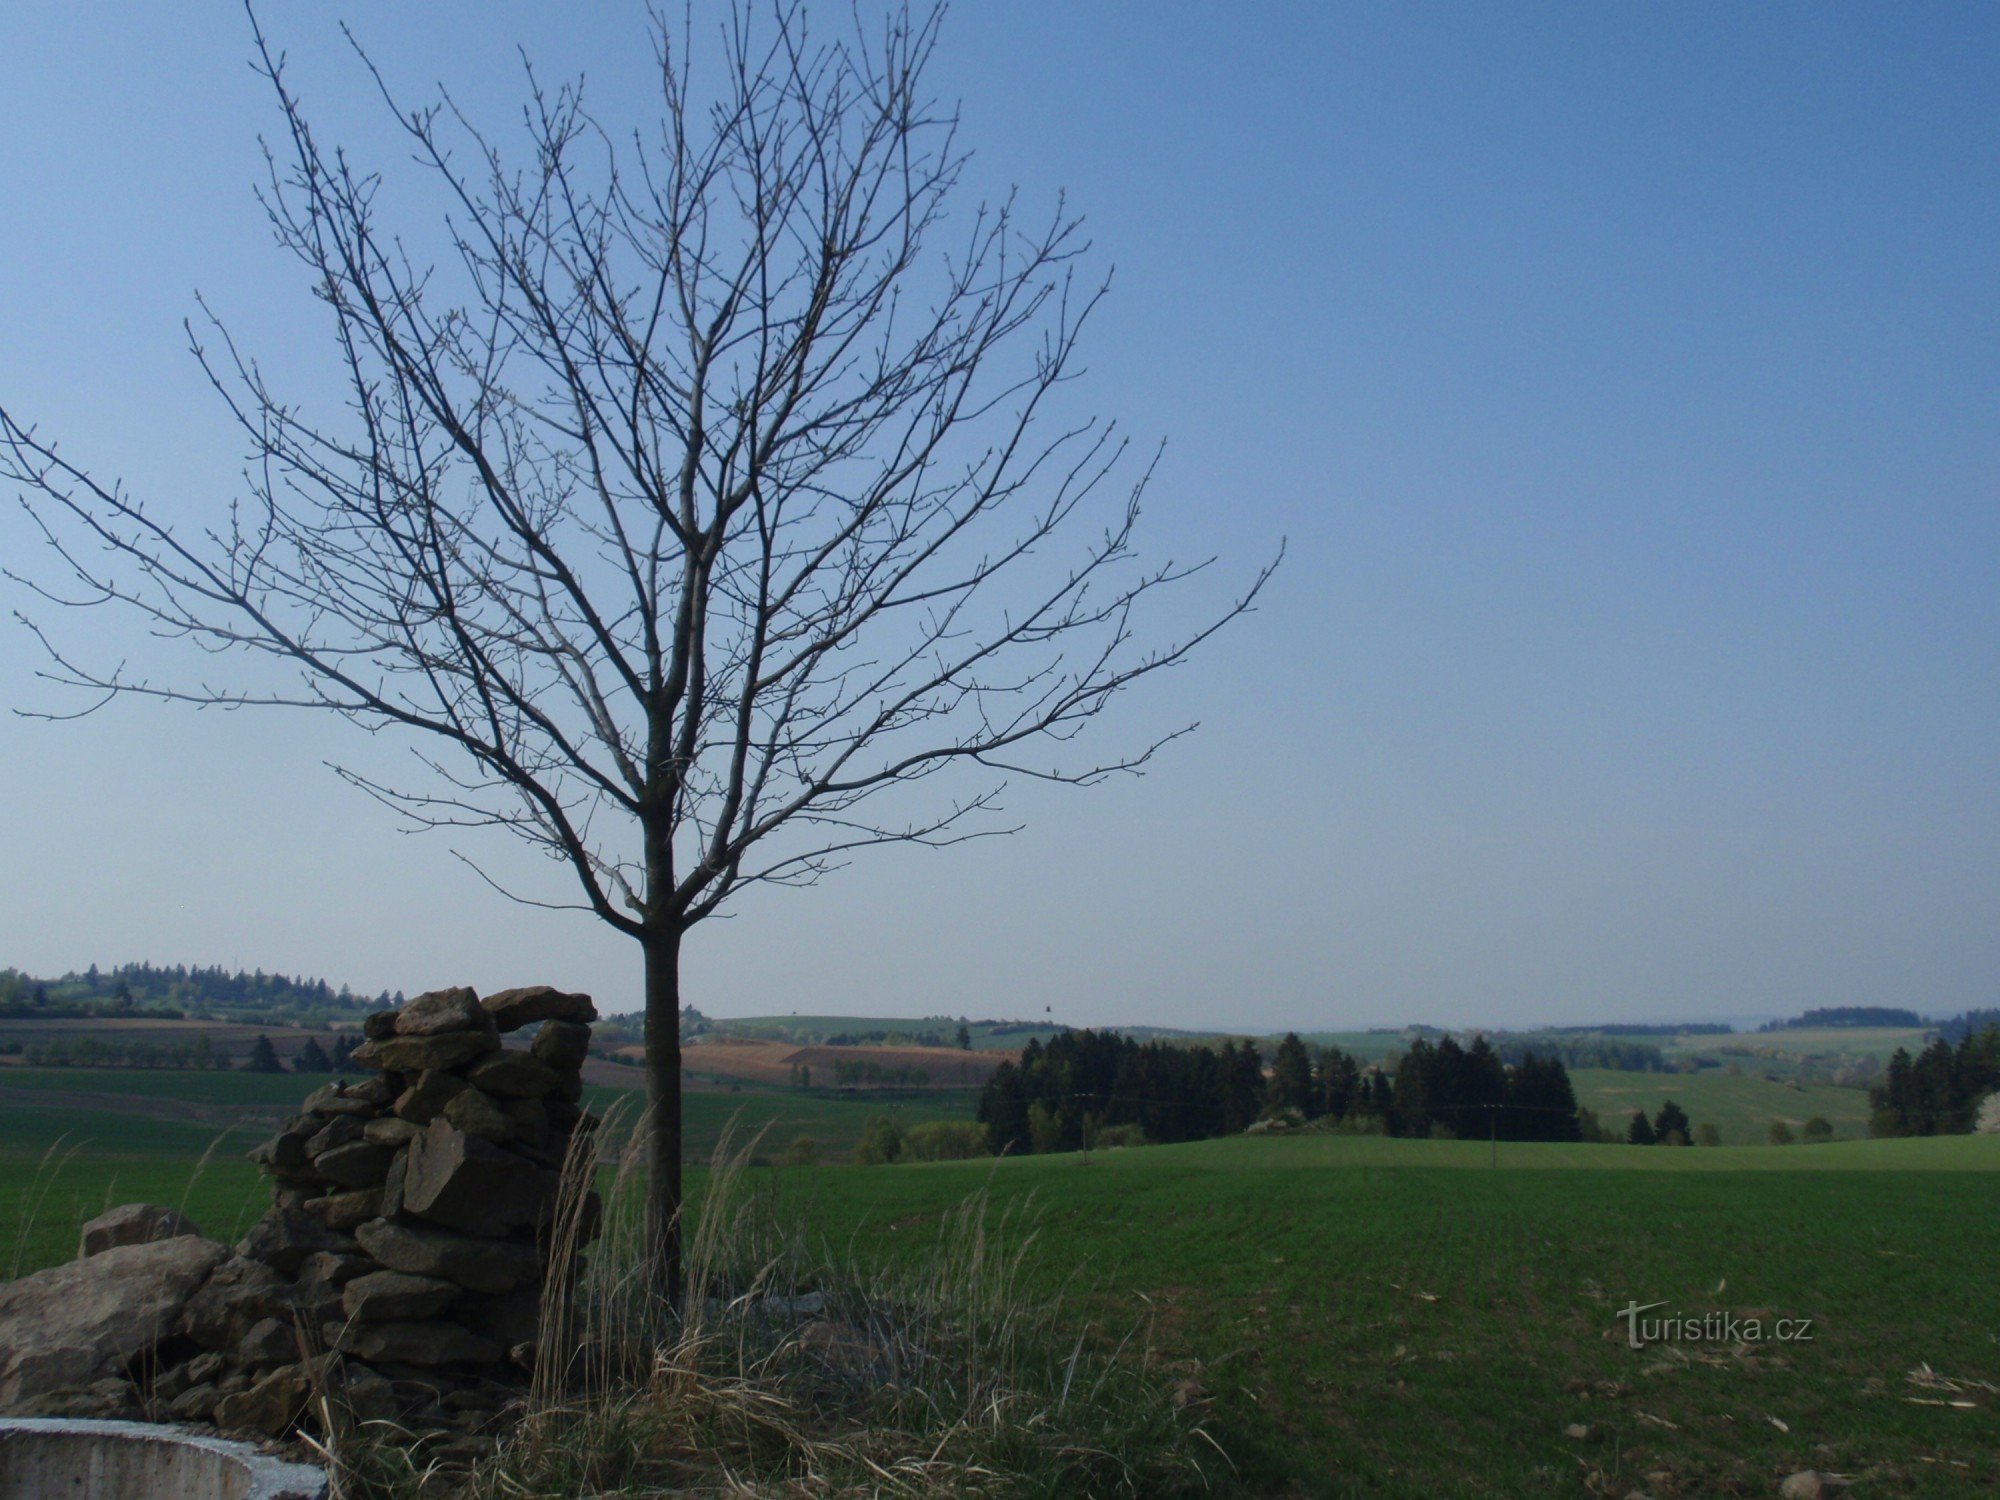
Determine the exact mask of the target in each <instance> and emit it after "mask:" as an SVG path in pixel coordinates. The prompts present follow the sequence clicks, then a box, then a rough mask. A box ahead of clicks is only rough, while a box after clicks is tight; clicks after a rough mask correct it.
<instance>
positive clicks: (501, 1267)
mask: <svg viewBox="0 0 2000 1500" xmlns="http://www.w3.org/2000/svg"><path fill="white" fill-rule="evenodd" d="M355 1238H356V1239H358V1240H360V1242H361V1246H362V1248H363V1249H364V1250H366V1251H367V1252H368V1253H369V1254H370V1255H372V1256H374V1257H375V1258H376V1259H377V1260H378V1261H380V1262H381V1263H382V1264H383V1265H385V1266H387V1267H389V1269H391V1270H393V1271H410V1272H413V1273H415V1274H416V1275H418V1276H442V1277H443V1278H444V1279H445V1280H447V1281H455V1282H457V1283H458V1284H459V1285H460V1286H462V1287H464V1288H465V1289H466V1290H467V1291H473V1292H511V1291H512V1290H514V1288H515V1287H518V1286H527V1285H530V1284H531V1283H533V1282H535V1281H536V1280H538V1279H539V1278H540V1276H541V1262H540V1258H539V1257H538V1256H537V1255H536V1254H535V1247H534V1246H533V1245H524V1244H519V1243H515V1242H511V1241H505V1240H481V1239H474V1238H472V1237H471V1236H470V1235H463V1234H454V1233H452V1232H451V1231H450V1230H446V1229H430V1228H426V1227H422V1226H419V1225H415V1224H392V1223H390V1222H389V1221H388V1220H386V1219H376V1220H373V1221H372V1222H370V1223H367V1224H363V1225H362V1226H361V1227H360V1228H359V1229H357V1230H356V1231H355Z"/></svg>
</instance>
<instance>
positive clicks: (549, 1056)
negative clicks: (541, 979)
mask: <svg viewBox="0 0 2000 1500" xmlns="http://www.w3.org/2000/svg"><path fill="white" fill-rule="evenodd" d="M596 1018H597V1017H596V1012H595V1010H594V1009H593V1008H592V1006H591V1002H590V997H589V996H587V995H572V994H565V993H563V992H561V991H558V990H554V989H550V988H548V987H547V986H541V985H538V986H534V987H532V988H528V989H514V990H504V991H502V992H501V993H499V994H496V995H489V996H487V997H486V998H485V999H484V1000H481V999H480V998H479V996H478V995H477V994H476V993H475V992H474V991H472V990H470V989H450V990H438V991H434V992H432V993H430V994H426V995H419V996H418V997H417V998H416V999H414V1000H412V1001H410V1002H409V1003H408V1004H407V1005H405V1006H404V1007H403V1008H402V1009H401V1010H398V1011H393V1012H379V1013H377V1014H374V1015H371V1016H370V1017H369V1018H368V1021H367V1027H366V1031H367V1040H366V1041H364V1042H363V1044H362V1045H361V1046H360V1047H357V1048H356V1049H355V1051H354V1054H353V1056H354V1061H355V1062H356V1063H357V1064H359V1065H361V1066H363V1067H367V1068H371V1069H374V1070H377V1075H376V1076H375V1077H373V1078H370V1079H368V1080H366V1081H364V1082H361V1083H358V1084H350V1083H348V1082H346V1081H344V1080H343V1081H342V1082H339V1083H333V1084H329V1085H328V1086H327V1087H325V1088H322V1089H320V1090H318V1091H317V1092H316V1093H314V1094H312V1095H311V1096H310V1097H308V1098H307V1099H306V1101H305V1104H304V1108H303V1112H302V1113H301V1114H300V1115H299V1116H298V1117H297V1118H296V1119H294V1120H292V1121H291V1122H290V1123H289V1124H287V1125H286V1126H285V1128H284V1129H283V1130H282V1131H280V1132H279V1133H278V1135H277V1136H275V1137H274V1138H273V1139H271V1140H270V1141H267V1142H266V1143H265V1144H263V1145H261V1146H259V1147H258V1148H257V1149H256V1150H255V1151H253V1152H251V1153H250V1154H251V1159H252V1160H254V1161H256V1162H257V1163H258V1165H259V1166H261V1167H262V1168H263V1170H264V1171H265V1172H267V1173H268V1174H269V1175H270V1176H271V1178H272V1179H273V1180H274V1182H275V1184H276V1195H275V1196H276V1201H275V1202H274V1204H273V1205H272V1207H271V1210H270V1211H269V1212H268V1213H267V1214H265V1216H264V1217H263V1218H262V1219H261V1220H259V1221H258V1223H257V1224H256V1225H255V1226H254V1227H253V1228H252V1229H251V1231H250V1233H249V1235H248V1236H247V1237H246V1238H245V1239H244V1241H243V1242H242V1243H241V1244H240V1245H239V1246H237V1253H236V1255H235V1256H234V1257H232V1258H231V1259H230V1260H228V1261H225V1262H224V1263H223V1264H222V1265H220V1266H218V1267H217V1268H216V1269H215V1271H214V1272H213V1274H212V1275H210V1277H209V1278H208V1281H207V1284H206V1285H205V1286H203V1287H202V1289H201V1290H200V1291H199V1292H198V1293H196V1294H195V1296H194V1297H193V1299H192V1300H191V1301H190V1303H189V1304H188V1307H187V1311H186V1313H185V1314H184V1316H183V1320H182V1332H183V1333H184V1335H185V1336H186V1338H187V1339H189V1340H190V1341H191V1342H192V1344H193V1345H194V1346H198V1347H199V1349H200V1350H201V1351H202V1353H201V1355H200V1356H198V1357H197V1358H195V1359H193V1360H191V1361H189V1362H188V1363H187V1364H186V1365H185V1366H183V1367H180V1368H177V1369H175V1370H171V1371H168V1372H167V1373H166V1374H165V1375H164V1376H163V1377H161V1379H160V1380H156V1381H155V1386H154V1399H155V1401H156V1402H160V1401H165V1402H166V1403H167V1405H168V1409H169V1411H170V1412H171V1414H172V1415H173V1416H174V1417H175V1418H178V1419H180V1420H196V1421H200V1420H211V1421H213V1422H215V1424H216V1425H217V1426H220V1427H223V1428H226V1429H227V1428H236V1429H243V1428H248V1429H254V1430H261V1431H264V1432H268V1433H273V1434H276V1433H278V1432H282V1431H283V1430H285V1429H286V1428H287V1427H288V1426H289V1425H290V1424H291V1423H292V1422H293V1421H294V1420H295V1419H296V1418H297V1416H298V1414H299V1411H300V1409H301V1407H302V1406H303V1405H304V1403H305V1400H306V1397H307V1395H308V1394H309V1393H310V1392H311V1391H312V1390H313V1389H314V1388H316V1387H320V1386H327V1385H331V1386H333V1387H335V1388H336V1390H337V1392H338V1394H340V1395H342V1396H343V1397H344V1398H345V1400H346V1401H347V1403H348V1404H349V1405H350V1406H351V1407H352V1408H353V1409H354V1410H355V1412H356V1414H357V1415H358V1416H361V1417H363V1418H367V1417H377V1416H380V1417H391V1418H394V1419H397V1420H400V1421H403V1422H405V1423H407V1424H409V1425H411V1426H413V1427H417V1428H419V1429H422V1428H425V1427H451V1428H458V1429H461V1430H464V1431H478V1430H480V1429H481V1428H482V1427H485V1426H489V1425H490V1424H491V1423H492V1422H493V1421H494V1420H495V1419H496V1418H497V1416H498V1413H499V1412H500V1411H501V1410H502V1409H503V1408H504V1407H505V1406H506V1405H507V1404H508V1403H509V1402H510V1401H511V1400H512V1399H513V1398H514V1397H515V1396H516V1395H518V1393H519V1388H520V1386H521V1385H522V1384H523V1383H525V1381H526V1380H527V1378H528V1374H529V1368H530V1366H531V1364H532V1358H533V1342H534V1339H535V1336H536V1330H537V1326H538V1321H539V1309H540V1304H541V1296H542V1284H543V1281H544V1279H545V1276H546V1274H547V1271H548V1262H549V1257H550V1254H551V1251H552V1247H551V1245H550V1243H549V1241H550V1238H551V1235H550V1229H551V1220H552V1217H553V1214H554V1212H555V1208H556V1200H557V1196H558V1183H559V1178H560V1169H561V1166H562V1163H563V1159H564V1156H565V1153H566V1152H567V1151H568V1149H569V1145H570V1141H571V1138H572V1137H573V1136H574V1135H575V1133H576V1132H577V1131H579V1130H587V1129H594V1128H595V1126H596V1121H595V1120H594V1119H593V1118H591V1117H590V1116H588V1115H586V1114H585V1113H584V1112H583V1110H582V1109H581V1108H580V1106H579V1103H578V1101H579V1100H580V1099H581V1098H582V1095H583V1079H582V1073H581V1069H582V1064H583V1060H584V1055H585V1053H586V1051H587V1050H588V1048H589V1044H590V1025H589V1023H590V1022H592V1021H594V1020H595V1019H596ZM528 1026H535V1027H537V1030H536V1031H535V1033H534V1037H533V1040H532V1042H531V1043H530V1044H529V1046H528V1047H526V1048H525V1049H520V1048H510V1047H507V1046H505V1045H504V1044H503V1042H502V1037H503V1036H504V1035H507V1034H509V1033H513V1032H517V1031H520V1030H521V1029H522V1028H524V1027H528ZM592 1233H594V1226H592V1225H590V1224H585V1225H584V1226H583V1232H582V1233H581V1234H580V1235H579V1240H580V1241H581V1240H587V1239H588V1237H589V1236H590V1234H592ZM571 1248H580V1245H579V1246H573V1247H571ZM301 1326H302V1327H304V1328H305V1329H307V1330H310V1334H311V1339H310V1340H309V1341H308V1342H309V1343H310V1342H312V1341H317V1343H318V1345H319V1346H320V1348H319V1350H318V1351H314V1350H310V1349H308V1348H302V1347H301V1344H300V1340H299V1337H298V1329H299V1328H300V1327H301ZM309 1354H310V1355H311V1357H310V1358H308V1355H309Z"/></svg>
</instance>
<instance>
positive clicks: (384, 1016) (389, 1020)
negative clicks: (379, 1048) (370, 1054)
mask: <svg viewBox="0 0 2000 1500" xmlns="http://www.w3.org/2000/svg"><path fill="white" fill-rule="evenodd" d="M361 1034H362V1035H363V1036H365V1037H366V1038H368V1040H369V1041H371V1042H379V1041H381V1040H382V1039H383V1038H384V1037H390V1036H394V1035H395V1034H396V1013H395V1012H394V1011H393V1010H371V1011H369V1012H368V1014H367V1015H365V1016H363V1017H362V1018H361Z"/></svg>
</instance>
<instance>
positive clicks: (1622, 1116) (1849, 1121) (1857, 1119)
mask: <svg viewBox="0 0 2000 1500" xmlns="http://www.w3.org/2000/svg"><path fill="white" fill-rule="evenodd" d="M1569 1079H1570V1085H1571V1087H1573V1088H1574V1089H1575V1090H1576V1102H1577V1103H1578V1104H1581V1105H1583V1106H1585V1107H1586V1108H1589V1109H1593V1110H1596V1111H1597V1114H1598V1117H1599V1120H1600V1123H1602V1124H1604V1125H1607V1126H1616V1127H1617V1128H1618V1129H1620V1130H1623V1129H1624V1127H1625V1123H1626V1122H1627V1121H1628V1120H1629V1119H1630V1118H1631V1116H1632V1112H1633V1111H1634V1110H1636V1109H1643V1110H1645V1111H1646V1113H1647V1114H1648V1115H1653V1114H1657V1113H1658V1112H1659V1108H1660V1106H1661V1105H1662V1104H1664V1103H1665V1102H1666V1101H1667V1100H1669V1099H1671V1100H1673V1101H1674V1102H1675V1103H1676V1104H1678V1105H1680V1107H1681V1108H1682V1109H1684V1110H1686V1111H1687V1112H1688V1118H1689V1119H1691V1120H1692V1121H1693V1122H1694V1123H1695V1125H1696V1126H1697V1127H1699V1126H1701V1125H1714V1126H1715V1127H1716V1129H1717V1130H1718V1131H1719V1132H1720V1133H1721V1135H1722V1141H1723V1144H1724V1145H1727V1146H1762V1145H1764V1144H1765V1143H1766V1142H1767V1141H1768V1140H1769V1139H1770V1130H1771V1122H1772V1121H1774V1120H1782V1121H1784V1123H1785V1124H1786V1125H1788V1126H1789V1127H1790V1128H1791V1130H1792V1132H1793V1134H1794V1135H1796V1134H1797V1133H1798V1132H1799V1130H1800V1129H1801V1128H1802V1127H1803V1126H1804V1125H1805V1122H1806V1121H1807V1120H1809V1119H1811V1118H1812V1117H1813V1116H1815V1115H1820V1116H1823V1117H1825V1119H1826V1120H1827V1121H1828V1123H1830V1124H1831V1125H1832V1126H1833V1130H1834V1137H1835V1139H1845V1140H1852V1139H1855V1138H1858V1137H1861V1136H1865V1135H1867V1133H1868V1095H1867V1092H1866V1091H1865V1090H1862V1089H1849V1088H1834V1087H1832V1086H1830V1085H1827V1084H1805V1085H1802V1086H1799V1085H1794V1084H1793V1083H1791V1082H1784V1083H1773V1082H1771V1081H1770V1080H1769V1079H1767V1078H1765V1077H1763V1076H1762V1075H1761V1074H1759V1073H1755V1072H1751V1071H1748V1070H1745V1071H1744V1072H1743V1073H1742V1074H1741V1075H1739V1076H1734V1077H1732V1076H1731V1075H1730V1074H1729V1073H1728V1072H1727V1071H1726V1070H1724V1069H1709V1070H1707V1071H1705V1072H1701V1073H1622V1072H1614V1071H1612V1070H1611V1069H1609V1068H1573V1069H1571V1070H1570V1075H1569ZM1814 1149H1818V1148H1814Z"/></svg>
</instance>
